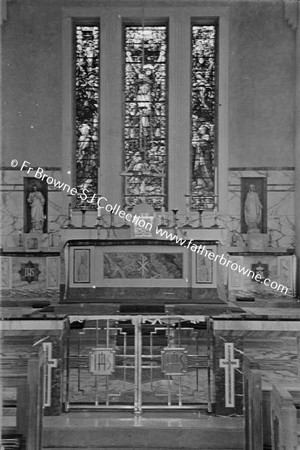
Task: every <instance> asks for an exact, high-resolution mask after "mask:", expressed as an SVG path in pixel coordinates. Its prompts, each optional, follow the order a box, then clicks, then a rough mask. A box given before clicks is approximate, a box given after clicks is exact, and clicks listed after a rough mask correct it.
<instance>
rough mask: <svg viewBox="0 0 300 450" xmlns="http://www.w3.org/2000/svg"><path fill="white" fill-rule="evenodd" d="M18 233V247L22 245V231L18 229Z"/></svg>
mask: <svg viewBox="0 0 300 450" xmlns="http://www.w3.org/2000/svg"><path fill="white" fill-rule="evenodd" d="M18 234H19V247H22V246H23V242H22V233H21V231H19V232H18Z"/></svg>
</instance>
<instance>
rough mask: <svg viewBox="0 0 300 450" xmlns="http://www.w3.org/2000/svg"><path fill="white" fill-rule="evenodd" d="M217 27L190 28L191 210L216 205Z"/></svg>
mask: <svg viewBox="0 0 300 450" xmlns="http://www.w3.org/2000/svg"><path fill="white" fill-rule="evenodd" d="M215 101H216V27H215V26H213V25H210V26H204V25H194V26H193V27H192V187H191V195H192V199H191V205H192V207H193V208H196V209H199V208H203V209H206V208H213V207H214V206H215V164H216V154H215V141H216V139H215V125H216V120H215V110H216V108H215Z"/></svg>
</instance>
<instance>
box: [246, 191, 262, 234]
mask: <svg viewBox="0 0 300 450" xmlns="http://www.w3.org/2000/svg"><path fill="white" fill-rule="evenodd" d="M262 208H263V206H262V204H261V202H260V199H259V197H258V194H257V192H256V191H255V185H254V184H250V186H249V190H248V192H247V196H246V200H245V204H244V216H245V222H246V225H247V227H248V233H259V232H260V230H259V228H258V225H259V224H260V222H261V219H262Z"/></svg>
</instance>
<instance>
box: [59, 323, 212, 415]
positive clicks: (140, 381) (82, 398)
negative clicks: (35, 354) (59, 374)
mask: <svg viewBox="0 0 300 450" xmlns="http://www.w3.org/2000/svg"><path fill="white" fill-rule="evenodd" d="M65 349H66V351H65V358H64V367H65V372H64V375H65V402H64V403H65V410H66V411H69V410H70V409H74V408H76V409H90V408H91V409H95V408H96V409H130V410H133V411H134V412H135V413H136V414H141V413H142V411H143V410H146V409H196V410H198V409H200V408H205V409H208V410H209V411H210V410H211V401H212V399H211V356H212V355H211V352H212V346H211V333H210V320H209V318H206V317H204V316H166V315H163V316H161V315H147V316H136V315H135V316H129V315H128V316H124V315H122V316H72V317H69V331H68V333H67V341H66V346H65Z"/></svg>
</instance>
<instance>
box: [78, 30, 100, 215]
mask: <svg viewBox="0 0 300 450" xmlns="http://www.w3.org/2000/svg"><path fill="white" fill-rule="evenodd" d="M99 53H100V47H99V26H97V25H93V26H81V25H80V26H76V27H75V70H76V72H75V98H76V106H75V121H76V186H77V190H78V191H82V190H83V189H86V190H87V191H86V193H87V195H88V197H92V195H93V194H94V193H97V191H98V166H99ZM84 203H85V204H84V206H88V205H89V204H88V203H86V202H84ZM76 206H77V207H80V206H83V205H81V204H80V199H78V201H77V204H76ZM95 206H96V205H95V204H94V205H90V207H92V208H93V207H95Z"/></svg>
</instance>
